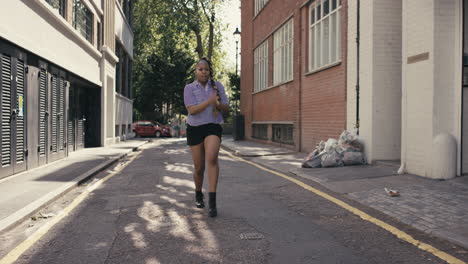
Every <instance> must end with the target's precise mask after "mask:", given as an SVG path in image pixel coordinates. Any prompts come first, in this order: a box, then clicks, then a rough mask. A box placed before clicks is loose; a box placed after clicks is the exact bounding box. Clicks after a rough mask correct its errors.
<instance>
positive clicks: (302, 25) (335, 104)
mask: <svg viewBox="0 0 468 264" xmlns="http://www.w3.org/2000/svg"><path fill="white" fill-rule="evenodd" d="M303 3H304V1H303V0H289V1H281V0H270V1H269V2H268V3H267V5H266V6H265V7H264V9H263V10H262V11H261V12H260V13H259V14H258V15H257V17H255V18H254V19H253V20H252V18H253V13H254V12H253V4H254V1H246V0H244V1H242V12H241V13H242V32H243V33H242V50H241V54H242V65H241V67H242V70H241V74H242V75H241V76H242V78H241V87H242V88H241V89H242V97H241V100H242V101H241V111H242V113H243V114H244V115H245V117H246V118H245V120H246V131H245V132H246V138H248V139H250V138H251V135H252V131H251V123H252V121H272V123H274V122H275V121H278V122H292V123H293V124H294V143H295V145H294V149H296V150H302V151H310V150H312V149H313V148H314V146H315V144H316V143H318V141H320V140H326V139H327V138H329V137H334V138H337V137H338V136H339V134H340V133H341V132H342V131H343V129H345V127H346V88H345V87H346V75H345V74H346V43H347V33H346V22H347V19H346V17H347V11H346V10H347V9H346V6H347V1H342V10H341V31H342V34H341V42H342V45H341V46H342V47H341V48H342V49H341V50H342V51H341V56H342V61H341V64H339V65H337V66H334V67H332V68H329V69H326V70H323V71H321V72H317V73H313V74H308V75H305V73H306V72H307V68H306V65H307V58H308V57H307V52H308V51H307V47H308V18H307V14H308V12H307V10H308V6H307V5H306V6H304V7H302V9H301V5H302V4H303ZM291 16H292V18H293V20H294V59H293V61H294V63H293V72H294V74H293V81H291V82H288V83H286V84H282V85H279V86H275V87H272V88H271V89H268V90H265V91H262V92H259V93H256V94H252V91H253V67H254V63H253V50H254V49H255V48H256V47H257V46H258V45H259V44H261V43H262V42H263V41H264V40H265V39H267V40H268V41H269V54H270V57H269V76H268V77H269V85H272V79H273V75H272V74H273V41H272V39H273V33H274V32H275V30H276V29H278V28H279V27H280V26H281V24H282V23H283V22H286V21H287V20H288V18H290V17H291Z"/></svg>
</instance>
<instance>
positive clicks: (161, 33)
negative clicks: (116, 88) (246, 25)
mask: <svg viewBox="0 0 468 264" xmlns="http://www.w3.org/2000/svg"><path fill="white" fill-rule="evenodd" d="M221 2H222V0H214V1H212V0H144V1H137V2H136V3H135V8H134V32H135V38H134V46H135V49H134V72H133V74H134V75H133V78H134V86H135V103H134V107H135V116H134V119H151V120H154V119H156V120H158V121H160V122H165V121H167V118H168V117H167V116H166V117H165V116H163V115H162V114H161V113H160V112H159V113H158V111H155V106H157V108H158V109H159V110H161V109H163V108H164V107H165V108H170V109H171V110H172V112H173V113H181V112H184V111H185V107H184V104H183V89H184V86H185V84H186V83H188V82H190V81H192V79H193V74H192V72H193V65H194V63H195V61H196V60H197V59H199V58H201V57H203V56H206V57H208V58H210V59H211V60H212V61H213V62H214V64H215V65H218V63H219V62H220V61H221V59H222V57H223V55H224V54H223V53H222V52H221V51H220V50H219V49H215V48H214V47H217V46H220V43H221V34H220V31H221V27H222V26H221V24H220V23H219V22H218V21H217V20H216V16H215V15H216V13H215V10H216V8H217V6H218V5H219V4H220V3H221ZM205 54H206V55H205ZM218 70H219V68H218ZM220 72H222V70H221V71H220Z"/></svg>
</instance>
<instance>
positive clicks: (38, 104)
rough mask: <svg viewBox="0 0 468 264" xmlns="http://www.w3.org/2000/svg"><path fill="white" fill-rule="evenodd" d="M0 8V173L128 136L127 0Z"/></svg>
mask: <svg viewBox="0 0 468 264" xmlns="http://www.w3.org/2000/svg"><path fill="white" fill-rule="evenodd" d="M1 5H2V7H1V8H0V69H1V75H0V85H1V88H2V92H1V110H2V114H1V130H2V139H1V148H2V151H1V157H2V167H1V168H0V177H2V176H7V175H10V174H13V173H17V172H20V171H22V170H25V169H29V168H33V167H36V166H40V165H43V164H45V163H49V162H51V161H54V160H56V159H59V158H63V157H65V156H67V155H68V153H70V152H71V151H75V150H79V149H80V148H83V147H96V146H104V145H107V144H111V143H114V142H117V141H120V140H122V139H125V138H128V137H130V136H131V133H130V132H131V128H130V127H131V123H132V108H133V100H132V97H133V92H132V88H131V87H132V86H131V68H132V60H133V33H132V29H131V19H132V17H131V16H132V5H133V4H132V2H131V0H6V1H2V4H1Z"/></svg>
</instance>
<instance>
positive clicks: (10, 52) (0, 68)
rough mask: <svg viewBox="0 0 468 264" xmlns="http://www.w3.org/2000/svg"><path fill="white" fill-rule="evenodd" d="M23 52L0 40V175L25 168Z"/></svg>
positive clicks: (24, 57)
mask: <svg viewBox="0 0 468 264" xmlns="http://www.w3.org/2000/svg"><path fill="white" fill-rule="evenodd" d="M26 85H27V80H26V54H24V53H22V52H19V51H18V50H16V49H15V48H13V47H11V46H9V45H7V44H5V43H0V86H1V92H0V93H1V96H0V108H1V116H0V119H1V122H0V126H1V127H0V130H1V137H0V147H1V152H0V154H1V159H0V160H1V164H0V165H1V166H0V177H5V176H8V175H11V174H14V173H18V172H21V171H23V170H25V169H26V151H27V150H26V146H27V145H26V144H27V141H26V132H27V131H26V128H27V126H26V121H25V120H26V114H27V113H26V106H25V105H26V98H27V97H26V91H25V90H26V89H25V88H26Z"/></svg>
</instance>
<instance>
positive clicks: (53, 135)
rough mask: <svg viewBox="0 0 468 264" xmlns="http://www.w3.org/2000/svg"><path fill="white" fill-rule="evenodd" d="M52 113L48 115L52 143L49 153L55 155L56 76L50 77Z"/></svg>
mask: <svg viewBox="0 0 468 264" xmlns="http://www.w3.org/2000/svg"><path fill="white" fill-rule="evenodd" d="M51 99H52V102H51V103H52V113H51V115H50V117H51V123H52V131H51V137H52V140H51V141H52V142H51V146H50V147H51V152H52V153H55V152H57V121H58V120H57V119H58V118H57V76H56V75H52V97H51Z"/></svg>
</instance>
